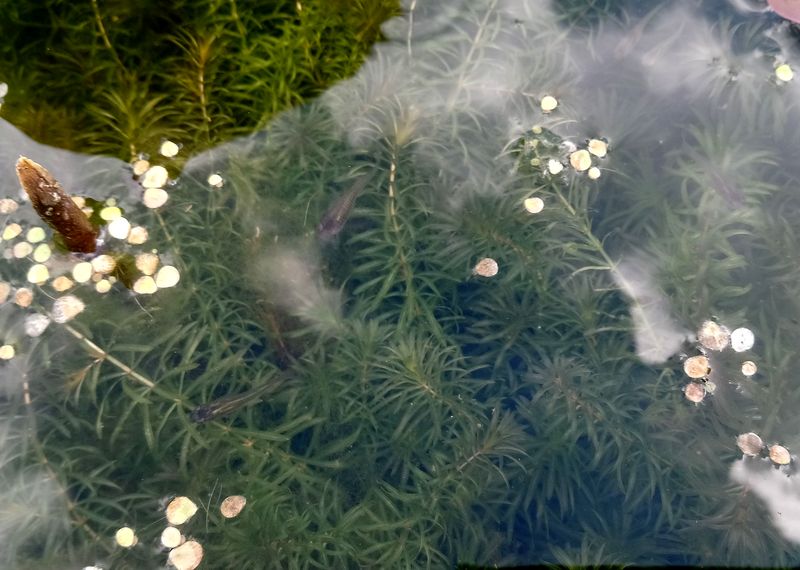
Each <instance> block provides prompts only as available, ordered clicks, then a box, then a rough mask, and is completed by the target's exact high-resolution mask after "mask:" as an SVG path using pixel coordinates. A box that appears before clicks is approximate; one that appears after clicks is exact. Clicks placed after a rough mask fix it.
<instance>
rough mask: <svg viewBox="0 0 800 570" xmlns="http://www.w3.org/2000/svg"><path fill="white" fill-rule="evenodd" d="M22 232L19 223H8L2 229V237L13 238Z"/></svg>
mask: <svg viewBox="0 0 800 570" xmlns="http://www.w3.org/2000/svg"><path fill="white" fill-rule="evenodd" d="M21 233H22V226H20V225H19V224H16V223H14V224H8V225H7V226H6V227H5V229H4V230H3V236H2V237H3V239H14V238H15V237H17V236H18V235H19V234H21Z"/></svg>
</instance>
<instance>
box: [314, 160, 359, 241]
mask: <svg viewBox="0 0 800 570" xmlns="http://www.w3.org/2000/svg"><path fill="white" fill-rule="evenodd" d="M371 179H372V175H371V174H363V175H361V176H360V177H359V178H357V179H356V181H355V182H354V183H353V186H351V187H350V189H349V190H347V191H345V192H343V193H342V194H341V195H340V196H339V197H337V198H336V199H335V200H334V201H333V203H332V204H331V205H330V207H329V208H328V209H327V210H326V212H325V214H324V215H323V216H322V219H321V220H320V221H319V224H317V238H319V239H320V240H321V241H331V240H332V239H334V238H335V237H336V236H337V235H339V232H341V231H342V228H344V225H345V224H346V223H347V218H349V217H350V212H352V211H353V206H354V205H355V203H356V199H357V198H358V197H359V196H360V195H361V193H362V192H363V191H364V188H366V186H367V182H369V181H370V180H371Z"/></svg>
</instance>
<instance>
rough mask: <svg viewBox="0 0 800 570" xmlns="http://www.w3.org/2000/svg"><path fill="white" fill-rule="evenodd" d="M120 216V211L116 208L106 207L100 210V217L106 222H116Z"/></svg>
mask: <svg viewBox="0 0 800 570" xmlns="http://www.w3.org/2000/svg"><path fill="white" fill-rule="evenodd" d="M121 215H122V210H120V209H119V208H117V207H116V206H106V207H105V208H103V209H102V210H100V217H101V218H102V219H104V220H105V221H107V222H110V221H112V220H116V219H117V218H119V217H120V216H121Z"/></svg>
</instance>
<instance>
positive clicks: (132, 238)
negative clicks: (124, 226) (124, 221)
mask: <svg viewBox="0 0 800 570" xmlns="http://www.w3.org/2000/svg"><path fill="white" fill-rule="evenodd" d="M146 241H147V229H146V228H143V227H142V226H134V227H132V228H131V231H130V233H128V243H129V244H132V245H141V244H143V243H144V242H146Z"/></svg>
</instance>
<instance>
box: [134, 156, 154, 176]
mask: <svg viewBox="0 0 800 570" xmlns="http://www.w3.org/2000/svg"><path fill="white" fill-rule="evenodd" d="M149 168H150V163H149V162H148V161H146V160H144V159H139V160H137V161H136V162H134V163H133V175H134V176H141V175H142V174H144V173H145V172H147V170H148V169H149Z"/></svg>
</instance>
